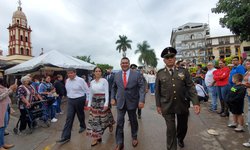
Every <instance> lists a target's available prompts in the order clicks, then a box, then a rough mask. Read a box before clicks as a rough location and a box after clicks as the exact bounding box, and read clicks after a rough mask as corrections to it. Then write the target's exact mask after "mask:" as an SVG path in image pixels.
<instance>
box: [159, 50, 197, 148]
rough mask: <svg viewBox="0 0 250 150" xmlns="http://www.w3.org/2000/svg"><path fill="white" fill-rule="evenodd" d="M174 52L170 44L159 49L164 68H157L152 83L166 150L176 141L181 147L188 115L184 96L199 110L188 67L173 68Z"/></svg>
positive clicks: (175, 144)
mask: <svg viewBox="0 0 250 150" xmlns="http://www.w3.org/2000/svg"><path fill="white" fill-rule="evenodd" d="M176 53H177V51H176V49H174V48H172V47H167V48H165V49H164V50H163V51H162V53H161V57H162V58H163V60H164V63H165V64H166V67H165V68H163V69H161V70H159V71H158V73H157V76H156V82H155V99H156V106H157V112H158V113H159V114H161V115H162V116H163V117H164V119H165V121H166V125H167V149H168V150H176V149H177V143H178V145H179V146H180V147H184V142H183V140H184V138H185V136H186V133H187V124H188V115H189V107H188V104H189V101H188V100H187V99H189V100H191V101H192V102H193V105H194V110H195V113H196V114H199V113H200V105H199V101H198V97H197V94H196V90H195V87H194V84H193V81H192V79H191V76H190V74H189V72H188V70H187V69H184V68H181V67H175V61H176V58H175V55H176ZM175 117H177V129H176V125H175Z"/></svg>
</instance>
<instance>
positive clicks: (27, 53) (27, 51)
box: [26, 48, 30, 56]
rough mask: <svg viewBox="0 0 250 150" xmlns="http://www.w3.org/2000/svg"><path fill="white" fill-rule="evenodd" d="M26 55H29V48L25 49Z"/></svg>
mask: <svg viewBox="0 0 250 150" xmlns="http://www.w3.org/2000/svg"><path fill="white" fill-rule="evenodd" d="M26 55H27V56H29V55H30V51H29V49H28V48H27V49H26Z"/></svg>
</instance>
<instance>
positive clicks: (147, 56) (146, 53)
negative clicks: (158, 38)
mask: <svg viewBox="0 0 250 150" xmlns="http://www.w3.org/2000/svg"><path fill="white" fill-rule="evenodd" d="M137 48H138V49H137V50H135V54H138V53H140V56H139V58H138V62H139V63H140V64H143V65H145V66H152V67H156V66H157V58H156V55H155V52H154V49H150V45H149V44H148V42H147V41H143V42H142V44H141V43H138V44H137Z"/></svg>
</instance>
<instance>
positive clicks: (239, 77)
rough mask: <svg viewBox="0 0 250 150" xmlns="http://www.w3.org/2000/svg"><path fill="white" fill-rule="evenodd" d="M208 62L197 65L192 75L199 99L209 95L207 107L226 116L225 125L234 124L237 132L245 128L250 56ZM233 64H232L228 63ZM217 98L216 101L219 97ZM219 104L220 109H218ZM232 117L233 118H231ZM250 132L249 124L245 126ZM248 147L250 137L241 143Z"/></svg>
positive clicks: (249, 105) (201, 99)
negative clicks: (209, 100)
mask: <svg viewBox="0 0 250 150" xmlns="http://www.w3.org/2000/svg"><path fill="white" fill-rule="evenodd" d="M218 62H219V63H218V66H215V62H212V61H211V62H208V63H207V66H204V67H202V66H201V65H198V70H197V72H196V75H195V76H194V79H193V80H194V82H195V86H196V91H197V95H198V97H199V100H200V101H204V102H206V101H207V99H208V95H207V94H209V97H210V99H211V107H210V109H209V110H210V111H211V112H214V113H218V114H219V115H220V116H221V117H229V123H228V125H227V126H228V127H230V128H234V131H236V132H243V131H244V130H245V129H244V104H245V103H244V99H245V97H247V98H248V110H250V104H249V103H250V96H249V91H250V90H249V88H250V86H249V85H250V73H249V70H250V60H249V59H246V60H242V58H240V57H238V56H235V57H233V58H232V62H231V64H229V65H228V66H227V65H226V62H225V60H224V59H220V60H219V61H218ZM231 65H232V67H231ZM218 100H219V101H218ZM218 104H219V105H220V110H218ZM245 114H247V121H246V122H247V123H246V124H247V125H248V124H250V111H248V112H247V113H246V112H245ZM231 118H232V119H231ZM248 132H249V133H250V128H249V129H248ZM243 145H244V146H245V147H250V139H249V140H248V141H247V142H246V143H243Z"/></svg>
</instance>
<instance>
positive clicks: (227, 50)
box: [225, 47, 231, 56]
mask: <svg viewBox="0 0 250 150" xmlns="http://www.w3.org/2000/svg"><path fill="white" fill-rule="evenodd" d="M225 53H226V54H227V55H228V54H229V56H230V54H231V49H230V47H226V49H225Z"/></svg>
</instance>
